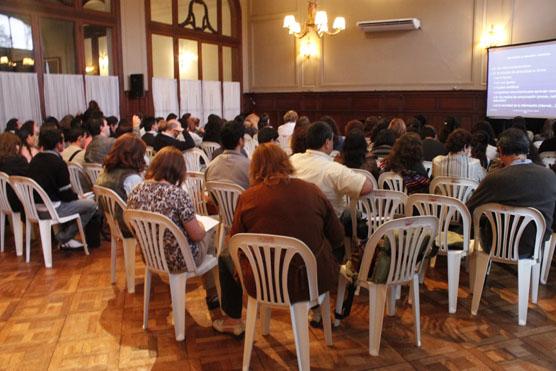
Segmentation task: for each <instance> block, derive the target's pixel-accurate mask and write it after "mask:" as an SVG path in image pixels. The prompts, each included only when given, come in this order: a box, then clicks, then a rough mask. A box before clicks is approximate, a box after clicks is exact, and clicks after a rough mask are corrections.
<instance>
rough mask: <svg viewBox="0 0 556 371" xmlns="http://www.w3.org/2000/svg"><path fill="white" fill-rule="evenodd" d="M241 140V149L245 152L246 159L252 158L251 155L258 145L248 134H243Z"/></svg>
mask: <svg viewBox="0 0 556 371" xmlns="http://www.w3.org/2000/svg"><path fill="white" fill-rule="evenodd" d="M243 139H244V143H245V144H244V146H243V149H244V150H245V152H247V157H249V158H251V157H253V153H254V152H255V149H256V148H257V146H258V145H259V142H257V141H256V140H255V139H253V138H252V137H251V135H249V134H245V135H244V136H243Z"/></svg>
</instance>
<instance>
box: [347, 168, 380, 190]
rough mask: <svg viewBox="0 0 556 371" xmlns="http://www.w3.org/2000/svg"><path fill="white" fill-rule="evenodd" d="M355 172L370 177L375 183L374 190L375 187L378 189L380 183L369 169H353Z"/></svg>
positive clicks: (370, 180) (373, 183)
mask: <svg viewBox="0 0 556 371" xmlns="http://www.w3.org/2000/svg"><path fill="white" fill-rule="evenodd" d="M351 170H352V171H353V172H355V173H357V174H361V175H365V177H366V178H367V179H369V182H371V183H372V185H373V190H374V189H378V183H377V181H376V179H375V177H374V176H373V174H371V173H369V172H368V171H367V170H363V169H351Z"/></svg>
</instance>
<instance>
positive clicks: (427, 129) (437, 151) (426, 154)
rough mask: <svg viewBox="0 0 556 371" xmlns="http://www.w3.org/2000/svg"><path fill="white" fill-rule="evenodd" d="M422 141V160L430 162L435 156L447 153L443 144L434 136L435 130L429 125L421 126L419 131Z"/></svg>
mask: <svg viewBox="0 0 556 371" xmlns="http://www.w3.org/2000/svg"><path fill="white" fill-rule="evenodd" d="M421 133H422V135H421V136H422V137H423V138H424V139H423V160H424V161H432V159H433V158H435V157H436V156H442V155H445V154H447V153H448V151H447V150H446V147H445V146H444V144H442V143H441V142H440V141H439V140H438V137H437V135H436V129H435V128H434V127H433V126H431V125H425V126H423V130H422V131H421Z"/></svg>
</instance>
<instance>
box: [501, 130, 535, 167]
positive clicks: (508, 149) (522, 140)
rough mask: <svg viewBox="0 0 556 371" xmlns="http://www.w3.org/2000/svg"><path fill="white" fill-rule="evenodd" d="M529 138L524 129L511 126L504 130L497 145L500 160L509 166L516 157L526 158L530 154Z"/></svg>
mask: <svg viewBox="0 0 556 371" xmlns="http://www.w3.org/2000/svg"><path fill="white" fill-rule="evenodd" d="M529 144H530V143H529V138H528V137H527V134H525V132H523V130H520V129H516V128H510V129H507V130H505V131H504V132H502V134H500V137H499V138H498V142H497V146H498V153H499V155H500V160H501V161H502V162H503V163H504V165H506V166H508V165H510V164H511V163H512V161H514V160H515V159H516V158H519V157H523V158H525V157H526V156H527V155H528V154H529Z"/></svg>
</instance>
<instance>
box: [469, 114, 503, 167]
mask: <svg viewBox="0 0 556 371" xmlns="http://www.w3.org/2000/svg"><path fill="white" fill-rule="evenodd" d="M477 131H484V132H485V133H487V135H488V144H487V148H486V156H487V160H488V162H489V164H490V162H491V161H492V160H496V159H497V158H498V151H497V150H496V134H495V133H494V129H493V128H492V125H491V124H490V122H488V121H486V120H483V121H478V122H477V123H475V124H474V125H473V126H472V127H471V134H474V133H475V132H477Z"/></svg>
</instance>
